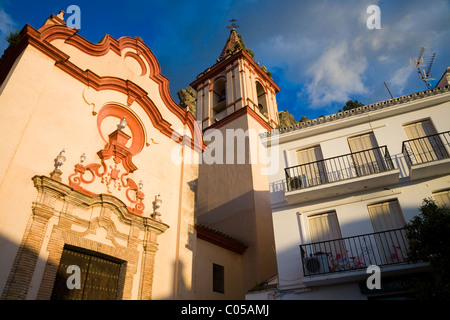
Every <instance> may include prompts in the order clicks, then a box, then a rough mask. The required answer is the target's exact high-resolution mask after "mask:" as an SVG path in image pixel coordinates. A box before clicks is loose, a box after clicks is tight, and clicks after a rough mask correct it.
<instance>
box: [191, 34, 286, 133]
mask: <svg viewBox="0 0 450 320" xmlns="http://www.w3.org/2000/svg"><path fill="white" fill-rule="evenodd" d="M191 87H192V88H194V89H195V90H196V91H197V115H196V118H197V121H199V122H200V123H202V126H203V129H206V128H208V127H211V126H214V127H217V126H220V124H218V123H219V122H221V120H223V119H225V118H226V117H229V116H231V115H232V114H233V113H236V112H238V111H240V110H241V113H243V112H244V111H242V109H248V110H246V111H245V112H247V113H250V114H251V115H252V116H253V117H255V119H257V121H259V122H260V123H261V125H262V126H263V127H266V128H267V129H268V130H270V129H274V128H275V127H276V126H277V125H278V110H277V103H276V93H277V92H278V91H280V88H279V87H278V86H277V85H276V84H275V82H274V81H273V80H272V78H271V77H270V73H269V72H268V71H267V70H266V68H265V67H264V66H260V65H259V63H256V62H255V61H254V60H253V53H252V52H251V51H250V50H249V49H248V48H246V47H245V44H244V42H243V41H242V36H241V35H239V34H238V32H237V31H236V29H235V28H234V27H233V28H232V29H231V31H230V36H229V37H228V39H227V42H226V44H225V46H224V48H223V50H222V52H221V53H220V56H219V58H218V59H217V60H216V64H215V65H213V66H212V67H210V68H208V69H207V70H205V71H204V72H203V73H201V74H199V75H198V76H197V79H196V80H195V81H194V82H193V83H191Z"/></svg>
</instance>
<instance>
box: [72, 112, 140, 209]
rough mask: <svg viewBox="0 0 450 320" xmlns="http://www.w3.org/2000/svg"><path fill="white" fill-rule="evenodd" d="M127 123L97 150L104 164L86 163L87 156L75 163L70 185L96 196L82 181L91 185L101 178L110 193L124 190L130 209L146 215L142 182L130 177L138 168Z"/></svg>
mask: <svg viewBox="0 0 450 320" xmlns="http://www.w3.org/2000/svg"><path fill="white" fill-rule="evenodd" d="M125 125H126V120H125V118H124V119H123V120H122V121H121V123H120V124H119V125H118V129H117V130H116V131H114V132H113V133H111V134H110V135H109V136H108V137H109V142H108V143H107V144H106V145H105V147H104V148H103V149H102V150H100V151H99V152H97V155H98V157H99V158H100V163H90V164H88V165H86V166H85V165H84V164H83V162H84V159H83V157H82V158H81V159H80V163H77V164H76V165H75V172H74V173H73V174H71V175H70V176H69V186H70V187H72V188H73V189H75V190H77V191H80V192H83V193H84V194H87V195H89V196H93V195H95V193H93V192H91V191H88V190H86V189H85V188H84V187H82V184H83V185H89V184H92V183H93V182H94V181H96V180H100V182H101V183H102V184H104V185H105V187H106V191H107V193H109V194H112V193H113V192H117V191H118V192H121V193H122V194H123V196H124V198H126V199H127V201H128V203H129V205H128V206H127V209H128V210H129V211H130V212H132V213H134V214H137V215H142V214H143V212H144V208H145V206H144V203H143V202H142V200H143V199H144V193H143V192H142V183H139V185H138V184H136V182H135V181H134V180H133V179H132V178H130V177H129V174H130V173H133V172H134V171H135V170H137V169H138V168H137V167H136V166H135V165H134V164H133V162H132V157H133V155H132V153H131V152H130V150H129V148H128V147H126V143H127V142H128V140H129V139H130V138H131V137H130V136H129V135H127V134H126V133H124V132H123V131H122V129H123V128H124V126H125Z"/></svg>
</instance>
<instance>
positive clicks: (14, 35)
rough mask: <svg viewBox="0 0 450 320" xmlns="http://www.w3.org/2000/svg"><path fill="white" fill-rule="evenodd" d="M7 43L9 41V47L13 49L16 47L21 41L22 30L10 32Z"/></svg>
mask: <svg viewBox="0 0 450 320" xmlns="http://www.w3.org/2000/svg"><path fill="white" fill-rule="evenodd" d="M5 38H6V41H8V43H9V45H10V46H11V47H13V46H15V45H16V44H18V43H19V39H20V30H17V29H15V30H10V31H9V33H8V34H7V35H6V37H5Z"/></svg>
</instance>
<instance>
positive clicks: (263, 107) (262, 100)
mask: <svg viewBox="0 0 450 320" xmlns="http://www.w3.org/2000/svg"><path fill="white" fill-rule="evenodd" d="M256 95H257V96H258V109H259V112H261V114H262V115H263V116H265V117H266V118H267V119H269V114H268V109H267V98H266V97H267V95H266V90H264V87H263V86H262V84H261V83H259V82H256Z"/></svg>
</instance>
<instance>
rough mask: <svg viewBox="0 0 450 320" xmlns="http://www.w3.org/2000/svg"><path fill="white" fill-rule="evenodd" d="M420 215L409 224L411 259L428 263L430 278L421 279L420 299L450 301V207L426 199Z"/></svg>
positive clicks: (418, 285)
mask: <svg viewBox="0 0 450 320" xmlns="http://www.w3.org/2000/svg"><path fill="white" fill-rule="evenodd" d="M419 210H420V214H419V215H417V216H416V217H414V218H413V219H412V220H411V221H410V222H409V223H408V224H407V225H406V237H407V240H408V244H409V248H408V252H407V255H408V260H409V261H411V262H420V261H424V262H429V263H430V266H431V274H430V277H429V278H426V279H418V280H417V282H416V283H417V286H416V289H415V295H416V296H415V297H416V298H418V299H436V300H450V272H449V266H450V208H448V207H439V206H437V205H436V203H435V202H434V201H433V200H431V199H425V200H424V201H423V204H422V206H421V207H420V208H419Z"/></svg>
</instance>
